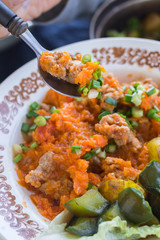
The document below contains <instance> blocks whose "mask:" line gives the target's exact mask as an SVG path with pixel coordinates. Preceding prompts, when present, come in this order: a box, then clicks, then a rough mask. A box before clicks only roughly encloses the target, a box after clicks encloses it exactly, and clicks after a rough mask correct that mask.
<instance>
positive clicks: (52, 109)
mask: <svg viewBox="0 0 160 240" xmlns="http://www.w3.org/2000/svg"><path fill="white" fill-rule="evenodd" d="M50 112H51V113H59V112H60V110H59V109H57V108H56V107H55V106H53V107H51V109H50Z"/></svg>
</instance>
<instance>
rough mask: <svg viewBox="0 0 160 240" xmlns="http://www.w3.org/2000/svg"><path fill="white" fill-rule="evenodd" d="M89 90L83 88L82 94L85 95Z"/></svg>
mask: <svg viewBox="0 0 160 240" xmlns="http://www.w3.org/2000/svg"><path fill="white" fill-rule="evenodd" d="M88 92H89V90H88V88H84V89H83V94H84V96H87V93H88Z"/></svg>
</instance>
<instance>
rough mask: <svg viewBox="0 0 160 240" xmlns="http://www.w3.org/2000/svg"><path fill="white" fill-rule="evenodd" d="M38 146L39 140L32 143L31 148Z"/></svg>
mask: <svg viewBox="0 0 160 240" xmlns="http://www.w3.org/2000/svg"><path fill="white" fill-rule="evenodd" d="M36 147H38V143H37V142H34V143H32V144H31V146H30V148H31V149H33V148H36Z"/></svg>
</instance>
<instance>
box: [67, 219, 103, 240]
mask: <svg viewBox="0 0 160 240" xmlns="http://www.w3.org/2000/svg"><path fill="white" fill-rule="evenodd" d="M65 230H66V231H67V232H70V233H73V234H75V235H78V236H92V235H93V234H95V233H97V231H98V223H97V218H96V217H73V218H72V219H71V221H70V222H69V224H68V225H67V227H66V229H65Z"/></svg>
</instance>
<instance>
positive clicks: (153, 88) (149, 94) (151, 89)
mask: <svg viewBox="0 0 160 240" xmlns="http://www.w3.org/2000/svg"><path fill="white" fill-rule="evenodd" d="M146 93H147V96H148V97H149V96H151V95H153V94H154V93H156V88H155V87H152V88H150V89H148V90H147V91H146Z"/></svg>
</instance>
